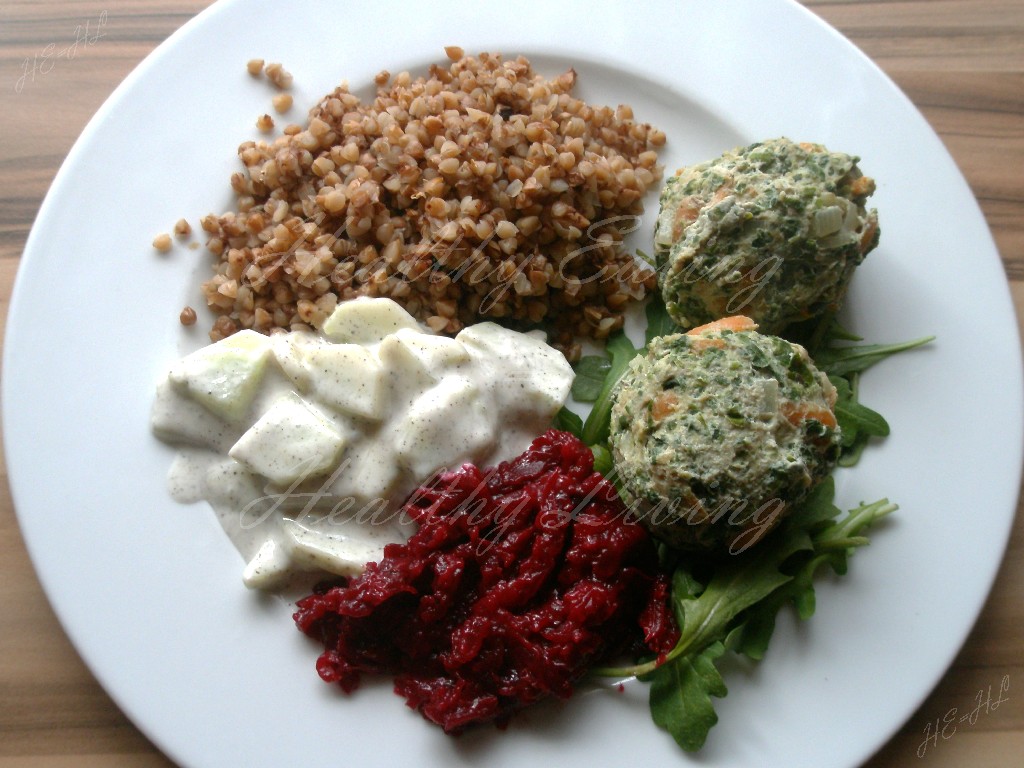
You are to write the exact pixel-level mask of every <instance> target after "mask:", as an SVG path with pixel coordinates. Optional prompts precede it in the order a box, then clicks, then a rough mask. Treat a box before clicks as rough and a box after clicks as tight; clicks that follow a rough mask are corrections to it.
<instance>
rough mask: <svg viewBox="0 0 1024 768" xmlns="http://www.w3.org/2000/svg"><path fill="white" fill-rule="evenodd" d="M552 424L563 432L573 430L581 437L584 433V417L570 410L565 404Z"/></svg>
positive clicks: (573, 432)
mask: <svg viewBox="0 0 1024 768" xmlns="http://www.w3.org/2000/svg"><path fill="white" fill-rule="evenodd" d="M551 426H552V427H554V428H555V429H560V430H562V431H563V432H571V433H572V434H574V435H576V437H580V436H581V435H582V434H583V418H582V417H581V416H580V415H579V414H578V413H576V412H574V411H570V410H569V409H568V408H566V407H565V406H564V405H563V406H562V408H561V409H559V411H558V413H556V414H555V418H554V419H553V420H552V422H551Z"/></svg>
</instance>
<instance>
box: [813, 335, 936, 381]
mask: <svg viewBox="0 0 1024 768" xmlns="http://www.w3.org/2000/svg"><path fill="white" fill-rule="evenodd" d="M934 339H935V337H934V336H922V337H921V338H919V339H913V340H911V341H904V342H900V343H898V344H851V345H844V346H835V345H832V344H829V345H826V346H822V347H820V348H819V349H816V350H815V351H814V353H813V354H812V355H811V356H812V358H813V359H814V363H815V365H817V366H818V368H820V369H821V370H823V371H824V372H825V373H827V374H830V375H832V376H847V375H849V374H851V373H862V372H864V371H866V370H867V369H868V368H870V367H871V366H873V365H875V364H876V363H879V362H881V361H882V360H884V359H885V358H887V357H891V356H892V355H895V354H896V353H897V352H904V351H906V350H908V349H914V348H915V347H920V346H922V345H923V344H927V343H929V342H931V341H933V340H934Z"/></svg>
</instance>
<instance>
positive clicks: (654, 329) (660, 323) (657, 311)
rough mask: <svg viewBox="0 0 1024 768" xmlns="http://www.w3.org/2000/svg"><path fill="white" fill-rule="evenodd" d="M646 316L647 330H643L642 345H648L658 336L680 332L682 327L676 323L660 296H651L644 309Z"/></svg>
mask: <svg viewBox="0 0 1024 768" xmlns="http://www.w3.org/2000/svg"><path fill="white" fill-rule="evenodd" d="M644 313H645V315H646V316H647V330H646V331H645V332H644V345H645V346H650V343H651V342H652V341H654V339H656V338H657V337H658V336H667V335H668V334H670V333H681V332H682V330H683V329H682V328H680V327H679V326H678V325H676V322H675V320H673V319H672V318H671V317H670V316H669V314H668V310H667V309H666V308H665V302H664V301H663V300H662V298H661V296H658V295H655V296H651V298H650V300H649V301H648V302H647V307H646V308H645V309H644Z"/></svg>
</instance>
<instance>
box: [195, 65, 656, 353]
mask: <svg viewBox="0 0 1024 768" xmlns="http://www.w3.org/2000/svg"><path fill="white" fill-rule="evenodd" d="M445 50H446V53H447V54H448V56H449V57H450V58H453V59H455V60H454V61H452V62H451V63H450V66H441V65H434V66H431V67H430V71H429V74H428V75H427V76H425V77H417V78H413V77H412V76H411V75H410V74H409V73H408V72H401V73H398V74H397V75H394V76H391V75H390V73H388V72H382V73H381V74H380V75H378V77H377V78H375V82H376V84H377V95H376V98H375V99H374V100H373V101H372V102H371V103H368V104H364V103H362V102H361V101H360V100H359V99H358V98H357V97H356V96H354V95H353V94H352V93H350V92H349V91H348V88H347V86H346V85H342V86H339V87H338V88H337V89H335V90H334V91H333V92H332V93H330V94H328V95H327V96H325V97H324V98H323V99H321V101H320V103H319V104H317V105H316V106H315V107H314V108H313V109H312V110H311V111H310V114H309V119H308V121H307V122H306V124H305V125H302V126H299V125H292V126H288V127H286V128H285V129H284V132H283V133H284V135H282V136H280V137H278V138H276V139H274V140H273V141H272V142H270V141H247V142H245V143H243V144H242V145H241V146H240V147H239V152H238V154H239V158H240V159H241V161H242V164H243V166H244V171H241V172H238V173H235V174H234V175H233V176H232V178H231V184H232V187H233V189H234V190H235V193H236V194H237V210H235V211H231V212H228V213H225V214H223V215H221V216H214V215H210V216H207V217H205V218H204V219H203V221H202V226H203V229H204V230H205V231H206V232H207V233H208V235H209V239H208V241H207V247H208V248H209V249H210V250H211V251H212V252H213V253H216V254H217V255H218V256H219V261H218V263H217V265H216V274H215V275H214V277H213V278H212V279H210V280H209V281H207V282H206V283H204V285H203V291H204V293H205V296H206V299H207V302H208V304H209V306H210V307H211V308H212V309H213V311H214V312H215V313H217V314H218V315H220V316H219V317H218V318H217V321H216V322H215V324H214V327H213V330H212V331H211V333H210V337H211V339H213V340H216V339H219V338H222V337H223V336H226V335H228V334H230V333H233V332H235V331H236V330H238V329H240V328H255V329H257V330H260V331H264V332H269V331H271V330H272V329H274V328H285V329H297V328H309V327H317V326H319V325H320V324H321V323H322V322H323V321H324V320H325V319H326V318H327V316H328V315H329V314H330V313H331V311H332V310H333V309H334V307H335V305H336V304H337V302H339V301H344V300H347V299H351V298H354V297H356V296H361V295H369V296H386V297H389V298H393V299H394V300H395V301H397V302H399V303H400V304H402V305H403V306H405V308H406V309H407V310H408V311H409V312H411V313H412V314H413V315H415V316H416V317H418V318H419V319H420V320H422V321H423V322H425V323H426V324H427V325H428V326H429V327H430V328H433V329H434V330H436V331H439V332H442V333H456V332H458V331H459V330H460V329H461V328H462V327H463V326H464V325H466V324H470V323H474V322H479V321H481V320H487V319H492V320H496V321H498V322H503V323H506V324H509V325H513V326H515V327H532V326H542V327H544V328H546V330H547V331H548V334H549V340H550V341H551V342H552V343H553V344H555V345H556V346H557V347H559V348H560V349H562V350H563V351H564V352H565V353H566V354H567V356H569V357H570V359H573V358H575V357H577V356H578V355H579V349H580V345H579V339H580V338H581V337H590V338H598V339H600V338H605V337H607V336H608V335H609V334H610V333H612V332H613V331H615V330H617V329H618V328H620V327H621V326H622V323H623V311H624V310H625V308H626V307H627V305H629V304H630V303H632V302H634V301H637V300H640V299H642V298H643V297H644V296H645V293H646V291H647V290H649V289H651V288H653V287H654V285H655V275H654V273H653V272H652V271H651V269H650V268H648V267H647V266H646V265H643V264H641V263H639V262H637V261H636V260H635V259H634V257H633V256H632V255H631V254H630V253H628V252H627V251H626V250H625V248H624V246H623V242H622V241H623V237H624V236H625V234H627V233H628V232H629V231H631V230H632V229H633V227H634V226H635V223H636V218H635V217H636V216H637V215H638V214H640V213H641V212H642V210H643V207H642V198H643V196H644V194H645V193H646V191H647V190H648V189H649V188H650V187H651V186H652V185H654V184H655V183H656V182H657V181H658V180H659V179H660V178H661V174H662V169H661V167H660V166H659V164H658V162H657V153H656V149H657V148H658V147H660V146H661V145H662V144H664V142H665V134H664V133H662V132H661V131H659V130H656V129H654V128H652V127H651V126H649V125H647V124H644V123H639V122H636V121H635V120H634V119H633V114H632V110H631V109H630V108H629V107H626V106H619V107H618V108H617V109H612V108H610V107H603V106H596V107H595V106H590V105H588V104H586V103H584V102H583V101H581V100H580V99H578V98H576V97H574V96H573V95H572V93H571V91H572V88H573V85H574V84H575V81H576V73H575V71H573V70H571V69H570V70H569V71H568V72H564V73H562V74H561V75H558V76H557V77H555V78H553V79H546V78H544V77H542V76H540V75H538V74H536V73H535V72H534V71H533V69H532V67H531V65H530V63H529V62H528V61H527V60H526V59H525V58H523V57H521V56H520V57H518V58H515V59H503V58H502V57H501V56H499V55H495V54H487V53H484V54H480V55H479V56H477V57H472V56H465V55H464V54H463V52H462V50H461V49H459V48H457V47H449V48H446V49H445ZM267 69H268V70H269V69H270V67H269V66H268V68H267ZM268 75H269V72H268Z"/></svg>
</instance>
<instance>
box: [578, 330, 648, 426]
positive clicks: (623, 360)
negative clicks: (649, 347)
mask: <svg viewBox="0 0 1024 768" xmlns="http://www.w3.org/2000/svg"><path fill="white" fill-rule="evenodd" d="M605 351H606V353H607V355H608V361H609V364H608V371H607V373H606V374H605V379H604V383H603V384H602V385H601V389H600V391H599V392H598V393H597V397H596V398H595V399H594V404H593V406H592V407H591V409H590V415H589V416H587V420H586V421H585V422H583V434H582V439H583V442H585V443H586V444H587V445H591V446H593V445H596V444H598V443H600V444H605V443H607V442H608V436H609V432H610V429H609V427H610V424H611V415H612V392H613V391H614V389H615V385H616V384H617V383H618V381H619V379H621V378H622V374H624V373H625V372H626V367H627V366H628V365H629V361H630V360H632V359H633V358H634V357H636V355H637V352H638V350H637V349H636V347H634V346H633V342H631V341H630V340H629V337H628V336H627V335H626V334H625V333H623V332H622V331H619V332H618V333H616V334H614V335H613V336H609V337H608V344H607V346H606V347H605Z"/></svg>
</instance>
